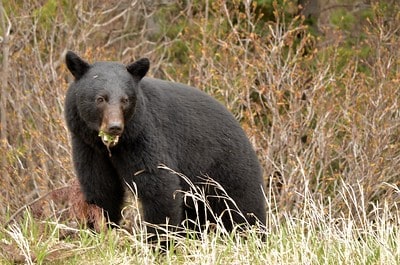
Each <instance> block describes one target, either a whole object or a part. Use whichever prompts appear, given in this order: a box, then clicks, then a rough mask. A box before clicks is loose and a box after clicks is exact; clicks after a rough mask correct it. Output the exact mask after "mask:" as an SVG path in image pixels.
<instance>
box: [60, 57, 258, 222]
mask: <svg viewBox="0 0 400 265" xmlns="http://www.w3.org/2000/svg"><path fill="white" fill-rule="evenodd" d="M66 61H67V66H68V68H69V69H70V71H71V72H72V74H73V75H74V76H75V77H76V80H75V82H74V83H72V84H71V86H70V88H69V90H68V93H67V97H66V103H65V118H66V121H67V125H68V128H69V130H70V132H71V137H72V148H73V161H74V165H75V169H76V173H77V175H78V178H79V181H80V184H81V187H82V190H83V192H84V194H85V196H86V200H87V201H88V202H89V203H93V204H96V205H98V206H100V207H102V208H103V209H104V210H106V212H107V214H108V217H109V218H110V220H111V221H113V222H116V223H117V222H118V221H120V218H121V213H120V211H121V207H122V201H123V197H124V182H126V183H128V184H130V183H134V184H135V185H136V187H137V191H138V196H139V198H140V200H141V203H142V207H143V213H144V219H145V220H146V221H147V222H150V223H154V224H165V222H166V218H169V224H172V225H180V224H181V222H182V220H183V219H185V217H188V218H189V219H191V220H195V219H196V218H197V217H198V216H197V215H196V212H195V211H194V209H193V205H192V204H193V203H191V201H190V200H187V201H186V202H184V201H183V197H182V193H179V192H176V191H186V190H188V189H189V186H188V185H187V183H186V182H185V181H183V179H181V178H180V177H179V176H177V175H175V174H172V173H170V172H168V171H167V170H164V169H160V168H159V167H158V166H159V165H160V164H164V165H166V166H168V167H169V168H171V169H173V170H175V171H177V172H180V173H183V174H184V175H186V176H187V177H188V178H189V179H190V180H191V181H192V182H194V183H196V184H197V185H201V184H200V183H201V182H204V181H203V180H201V179H200V178H199V177H201V176H202V175H203V174H207V175H208V176H210V177H211V178H213V179H214V180H216V181H217V182H219V183H220V184H221V185H222V187H223V188H224V189H225V190H226V192H227V193H228V195H229V196H230V197H231V198H233V199H234V201H235V202H236V204H237V205H238V207H239V209H240V210H241V211H242V212H243V213H244V214H245V215H246V218H247V221H248V222H249V223H250V224H254V223H256V218H257V219H259V220H260V221H261V222H262V223H265V199H264V195H263V192H262V189H263V178H262V171H261V167H260V165H259V162H258V160H257V156H256V154H255V152H254V150H253V149H252V146H251V144H250V142H249V140H248V139H247V137H246V135H245V133H244V131H243V130H242V128H241V127H240V125H239V124H238V122H237V121H236V120H235V118H234V117H233V116H232V114H231V113H229V112H228V111H227V110H226V108H225V107H223V106H222V105H221V104H220V103H219V102H217V101H216V100H214V99H213V98H211V97H210V96H208V95H207V94H205V93H203V92H201V91H200V90H198V89H195V88H192V87H189V86H186V85H183V84H179V83H172V82H167V81H163V80H158V79H152V78H143V76H144V75H145V74H146V72H147V70H148V68H149V63H148V60H147V59H142V60H139V61H137V62H135V63H132V64H130V65H128V66H127V67H126V66H124V65H122V64H119V63H115V62H97V63H94V64H92V65H89V64H88V63H86V62H84V61H83V60H82V59H80V58H79V57H78V56H77V55H75V54H74V53H72V52H69V53H68V56H67V57H66ZM142 78H143V79H142ZM99 95H100V96H102V97H104V98H106V99H107V104H110V105H111V104H114V105H115V104H117V105H118V104H121V103H120V99H121V98H128V99H129V101H128V102H129V103H127V104H128V105H126V106H125V105H124V106H123V107H121V108H122V109H123V116H124V123H125V124H124V126H125V127H124V132H123V133H122V135H121V137H120V140H119V143H118V144H117V145H116V146H115V147H113V148H111V157H110V156H109V153H108V151H107V148H106V146H105V145H104V144H103V143H102V141H101V139H100V137H98V133H99V127H100V124H101V121H102V119H103V117H104V115H105V114H104V113H101V112H102V111H100V110H99V108H98V106H97V105H96V98H97V97H98V96H99ZM118 106H119V105H118ZM135 172H142V173H140V174H136V175H135ZM205 189H207V190H208V192H209V194H210V195H213V194H215V193H216V192H215V189H214V188H210V187H205ZM209 200H210V205H211V206H212V208H213V211H214V212H216V213H218V214H221V213H222V212H223V211H224V209H225V203H224V202H223V200H221V199H216V198H211V197H210V199H209ZM253 215H254V216H255V217H256V218H254V216H253ZM199 217H200V220H201V222H202V223H205V219H206V218H205V216H204V214H201V216H199ZM208 219H211V218H208ZM233 219H234V222H235V223H243V222H244V221H245V220H243V218H241V217H240V216H239V215H235V214H233ZM210 221H212V222H214V221H215V220H210ZM223 222H224V224H225V225H226V227H227V228H228V229H231V228H232V224H231V221H230V218H229V216H228V213H226V214H224V218H223Z"/></svg>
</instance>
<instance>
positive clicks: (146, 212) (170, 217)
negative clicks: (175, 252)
mask: <svg viewBox="0 0 400 265" xmlns="http://www.w3.org/2000/svg"><path fill="white" fill-rule="evenodd" d="M133 182H134V183H135V184H136V188H137V195H138V197H139V200H140V202H141V205H142V214H143V219H144V221H146V222H148V223H151V224H155V225H160V226H165V224H168V225H169V229H172V230H175V228H177V227H179V226H180V225H181V222H182V219H183V196H182V192H181V185H180V180H179V177H178V176H177V175H174V174H171V173H169V172H166V171H163V170H160V169H158V170H157V171H156V172H155V173H147V172H142V173H140V174H138V175H136V176H134V177H133ZM148 231H149V232H151V233H154V232H157V231H156V229H153V228H148Z"/></svg>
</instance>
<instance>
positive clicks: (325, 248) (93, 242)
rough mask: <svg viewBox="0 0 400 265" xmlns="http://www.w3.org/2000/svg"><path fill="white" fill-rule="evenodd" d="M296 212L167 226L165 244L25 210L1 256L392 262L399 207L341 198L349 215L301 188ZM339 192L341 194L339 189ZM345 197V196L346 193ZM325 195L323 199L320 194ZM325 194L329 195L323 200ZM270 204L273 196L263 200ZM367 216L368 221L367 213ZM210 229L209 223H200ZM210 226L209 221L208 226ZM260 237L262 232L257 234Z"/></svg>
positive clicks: (11, 259) (88, 260) (5, 237)
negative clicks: (197, 230) (258, 221)
mask: <svg viewBox="0 0 400 265" xmlns="http://www.w3.org/2000/svg"><path fill="white" fill-rule="evenodd" d="M303 198H304V201H303V205H304V207H303V211H302V212H301V213H297V214H296V216H294V215H291V214H288V213H284V212H279V211H274V210H272V209H270V210H269V212H268V216H267V221H268V222H267V226H266V227H262V228H261V229H259V228H252V229H250V230H249V231H247V232H245V233H243V232H242V233H239V232H233V233H232V234H230V235H226V234H224V231H223V229H222V228H221V227H217V229H215V230H213V232H208V233H204V234H202V236H200V237H199V238H197V239H194V238H191V237H190V236H187V237H182V236H177V235H175V234H173V233H169V234H167V235H166V236H165V237H166V238H167V239H168V240H169V242H173V243H172V244H171V245H169V247H167V251H162V249H164V248H165V247H164V245H161V244H160V241H156V242H153V243H151V244H150V243H146V240H145V239H146V238H147V234H146V232H145V231H144V229H143V228H140V227H139V228H136V229H133V231H131V232H128V231H127V230H126V229H113V230H107V231H103V232H100V233H93V232H91V231H90V230H88V229H83V228H82V229H75V228H71V227H69V226H67V225H65V224H63V223H60V222H57V221H54V220H48V221H38V220H34V219H33V218H32V217H31V215H30V214H29V212H28V211H27V212H26V214H25V215H24V217H23V218H22V219H20V220H19V221H18V222H14V223H11V224H10V225H9V226H8V227H6V228H3V229H1V232H0V240H1V249H2V251H1V252H0V253H1V256H0V264H14V263H18V262H19V263H26V264H397V263H399V262H400V256H399V255H400V247H399V245H398V242H399V240H400V238H399V237H400V234H399V226H398V221H399V215H398V214H393V213H392V212H391V211H389V210H388V209H387V207H383V208H377V209H375V211H374V214H375V216H374V217H371V216H370V217H369V218H367V217H366V216H365V214H364V213H365V209H364V207H365V205H363V204H362V203H360V204H359V203H358V202H356V201H350V200H349V201H345V203H346V205H348V207H351V208H353V209H356V210H355V212H356V213H358V214H357V215H355V216H343V217H342V218H337V217H333V216H332V215H331V214H330V213H331V212H332V211H333V210H332V208H333V207H334V205H332V204H331V203H328V204H326V203H325V204H323V202H322V201H318V200H313V199H311V198H309V196H308V195H307V194H304V195H303ZM343 198H344V197H343ZM344 200H346V199H344ZM325 201H327V200H325ZM328 201H329V200H328ZM269 205H271V204H269ZM371 220H373V221H371ZM206 230H208V231H210V229H208V228H207V229H206ZM211 230H212V229H211ZM263 237H264V240H263V239H262V238H263Z"/></svg>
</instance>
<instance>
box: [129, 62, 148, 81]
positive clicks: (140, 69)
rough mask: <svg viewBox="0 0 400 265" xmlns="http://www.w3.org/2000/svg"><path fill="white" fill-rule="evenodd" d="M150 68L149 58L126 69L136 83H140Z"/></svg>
mask: <svg viewBox="0 0 400 265" xmlns="http://www.w3.org/2000/svg"><path fill="white" fill-rule="evenodd" d="M149 68H150V61H149V59H147V58H142V59H139V60H137V61H136V62H133V63H131V64H128V65H127V66H126V69H127V70H128V72H129V73H130V74H131V75H132V76H133V78H134V79H135V80H136V81H140V80H141V79H142V78H143V77H144V76H145V75H146V74H147V71H149Z"/></svg>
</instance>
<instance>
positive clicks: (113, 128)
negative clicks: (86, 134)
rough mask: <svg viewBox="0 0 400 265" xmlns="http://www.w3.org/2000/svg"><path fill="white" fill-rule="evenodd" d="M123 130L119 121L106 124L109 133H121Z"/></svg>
mask: <svg viewBox="0 0 400 265" xmlns="http://www.w3.org/2000/svg"><path fill="white" fill-rule="evenodd" d="M123 130H124V128H123V124H122V123H120V122H114V123H111V124H109V125H108V129H107V131H108V133H109V134H111V135H121V133H122V131H123Z"/></svg>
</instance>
